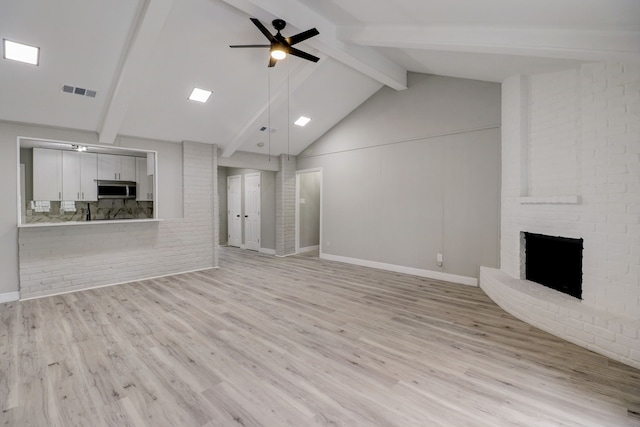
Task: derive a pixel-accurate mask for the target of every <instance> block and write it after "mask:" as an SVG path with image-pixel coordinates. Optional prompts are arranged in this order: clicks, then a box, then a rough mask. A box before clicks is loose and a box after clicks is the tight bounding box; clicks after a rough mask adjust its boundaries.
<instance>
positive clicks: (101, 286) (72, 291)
mask: <svg viewBox="0 0 640 427" xmlns="http://www.w3.org/2000/svg"><path fill="white" fill-rule="evenodd" d="M219 268H220V267H219V266H218V267H206V268H198V269H196V270H188V271H180V272H177V273H169V274H163V275H161V276H153V277H145V278H143V279H132V280H128V281H126V282H118V283H109V284H107V285H98V286H92V287H89V288H81V289H74V290H71V291H64V292H56V293H53V294H46V295H38V296H36V297H29V298H21V299H20V301H29V300H32V299H38V298H47V297H53V296H56V295H66V294H72V293H74V292H82V291H88V290H90V289H100V288H108V287H110V286H117V285H126V284H127V283H133V282H142V281H145V280H155V279H161V278H163V277H169V276H176V275H178V274H187V273H196V272H198V271H205V270H218V269H219ZM0 295H1V294H0Z"/></svg>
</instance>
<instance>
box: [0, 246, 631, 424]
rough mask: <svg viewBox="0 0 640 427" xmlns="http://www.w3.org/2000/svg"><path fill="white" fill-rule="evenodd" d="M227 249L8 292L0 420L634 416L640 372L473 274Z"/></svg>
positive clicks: (407, 420) (612, 419)
mask: <svg viewBox="0 0 640 427" xmlns="http://www.w3.org/2000/svg"><path fill="white" fill-rule="evenodd" d="M220 263H221V266H222V268H220V269H218V270H209V271H204V272H198V273H189V274H182V275H177V276H172V277H167V278H162V279H157V280H148V281H141V282H135V283H130V284H126V285H118V286H113V287H108V288H102V289H95V290H90V291H84V292H77V293H74V294H68V295H62V296H54V297H47V298H42V299H38V300H32V301H24V302H17V303H8V304H0V321H1V323H0V375H1V376H0V405H1V410H2V411H1V412H0V426H20V427H23V426H65V427H66V426H154V427H158V426H206V427H213V426H234V427H237V426H245V427H248V426H266V427H278V426H295V427H306V426H349V427H352V426H401V427H408V426H429V427H431V426H433V427H439V426H446V427H461V426H492V427H493V426H527V427H528V426H545V427H550V426H572V427H578V426H580V427H588V426H597V427H605V426H607V427H608V426H611V427H622V426H640V418H639V417H638V416H637V415H635V414H634V412H640V371H638V370H636V369H633V368H630V367H628V366H625V365H622V364H620V363H617V362H614V361H612V360H609V359H607V358H605V357H602V356H599V355H597V354H595V353H591V352H589V351H587V350H585V349H582V348H579V347H577V346H574V345H572V344H569V343H567V342H564V341H562V340H560V339H558V338H555V337H553V336H551V335H549V334H547V333H544V332H542V331H540V330H538V329H536V328H533V327H531V326H528V325H527V324H525V323H522V322H520V321H518V320H516V319H515V318H513V317H512V316H510V315H509V314H507V313H505V312H504V311H503V310H501V309H500V308H499V307H497V306H496V305H495V304H494V303H492V302H491V300H489V298H488V297H487V296H485V295H484V294H483V292H482V291H481V290H480V289H478V288H472V287H467V286H462V285H454V284H448V283H441V282H436V281H433V280H428V279H422V278H417V277H412V276H406V275H402V274H396V273H389V272H383V271H379V270H372V269H367V268H362V267H355V266H349V265H345V264H339V263H332V262H327V261H323V260H318V259H313V257H309V256H299V257H289V258H284V259H283V258H276V257H273V256H268V255H261V254H257V253H254V252H250V251H241V250H238V249H231V248H223V249H222V253H221V261H220ZM629 411H631V412H629Z"/></svg>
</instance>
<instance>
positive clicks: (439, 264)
mask: <svg viewBox="0 0 640 427" xmlns="http://www.w3.org/2000/svg"><path fill="white" fill-rule="evenodd" d="M436 261H437V262H438V267H442V254H437V255H436Z"/></svg>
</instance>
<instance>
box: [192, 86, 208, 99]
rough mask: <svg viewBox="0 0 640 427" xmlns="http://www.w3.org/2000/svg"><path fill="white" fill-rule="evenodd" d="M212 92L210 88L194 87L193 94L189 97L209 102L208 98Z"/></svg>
mask: <svg viewBox="0 0 640 427" xmlns="http://www.w3.org/2000/svg"><path fill="white" fill-rule="evenodd" d="M211 93H212V92H211V91H210V90H204V89H200V88H197V87H194V88H193V91H192V92H191V95H189V99H190V100H191V101H198V102H207V100H208V99H209V97H210V96H211Z"/></svg>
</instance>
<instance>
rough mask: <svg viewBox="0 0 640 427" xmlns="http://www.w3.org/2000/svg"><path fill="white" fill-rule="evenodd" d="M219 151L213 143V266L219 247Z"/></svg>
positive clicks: (216, 263)
mask: <svg viewBox="0 0 640 427" xmlns="http://www.w3.org/2000/svg"><path fill="white" fill-rule="evenodd" d="M219 155H220V152H219V150H218V146H217V145H215V144H214V145H213V157H212V159H211V175H212V179H211V186H212V188H213V209H212V215H213V218H212V220H213V260H212V262H213V266H214V267H218V248H219V247H220V192H219V190H218V156H219Z"/></svg>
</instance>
